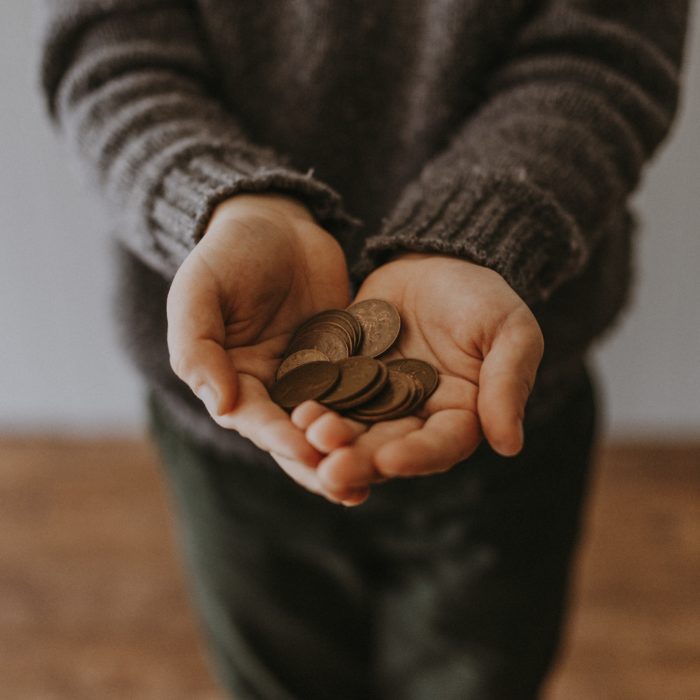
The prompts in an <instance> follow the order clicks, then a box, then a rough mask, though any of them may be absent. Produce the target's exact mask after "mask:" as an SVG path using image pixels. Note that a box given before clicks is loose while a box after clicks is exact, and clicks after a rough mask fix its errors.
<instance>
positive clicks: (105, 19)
mask: <svg viewBox="0 0 700 700" xmlns="http://www.w3.org/2000/svg"><path fill="white" fill-rule="evenodd" d="M68 6H69V5H68V4H67V3H60V2H54V1H53V0H52V3H47V7H48V8H50V9H47V13H48V25H47V26H48V30H47V34H46V41H45V53H44V62H43V85H44V91H45V94H46V99H47V101H48V105H49V109H50V111H51V114H52V115H53V117H54V119H55V120H56V121H57V122H58V124H59V125H60V126H61V129H62V131H63V132H64V133H65V134H66V137H67V139H68V141H69V142H70V143H71V144H72V145H73V146H74V148H75V150H76V151H77V153H78V154H79V156H80V160H81V161H82V163H83V164H84V166H85V167H86V170H87V172H88V173H89V177H90V180H91V181H92V182H94V183H95V184H97V186H98V187H99V189H100V190H101V192H102V194H103V195H104V198H105V199H106V200H107V201H108V202H109V203H110V204H111V212H112V215H113V216H114V217H115V218H116V219H118V220H119V224H120V225H119V226H118V228H119V229H120V231H122V232H123V235H125V236H126V243H127V244H128V245H129V247H130V248H131V249H132V250H133V251H135V252H136V253H137V254H138V255H139V256H140V257H141V258H142V259H143V260H145V261H146V262H147V263H148V264H150V265H151V266H152V267H154V268H156V269H157V270H159V271H160V272H161V273H163V274H164V275H166V276H171V275H172V274H173V273H174V271H175V270H176V269H177V267H178V266H179V264H180V263H181V262H182V260H184V258H185V257H186V255H187V254H188V252H189V251H190V250H191V249H192V247H193V246H194V244H195V243H196V242H197V240H199V238H200V237H201V235H202V233H203V232H204V230H205V228H206V226H207V225H208V222H209V220H210V217H211V213H212V211H213V210H214V209H215V207H216V206H217V205H218V204H219V203H221V202H222V201H224V200H226V199H227V198H229V197H231V196H233V195H235V194H237V193H241V192H269V191H274V192H283V193H287V194H289V195H290V196H294V197H296V198H297V199H299V200H300V201H302V202H303V203H304V204H306V205H307V206H308V207H309V208H310V209H311V210H312V211H313V213H314V215H315V216H316V217H317V219H318V220H319V221H320V222H321V223H322V224H323V225H325V226H326V227H327V228H328V229H329V230H330V231H332V232H334V231H338V230H340V229H342V228H344V227H346V226H350V225H352V224H353V222H352V220H351V219H350V217H348V216H347V214H345V213H344V211H343V210H342V206H341V203H340V199H339V197H338V195H337V194H336V193H335V192H333V191H332V190H331V189H330V188H328V187H327V186H326V185H324V184H323V183H321V182H319V181H318V180H316V179H315V178H313V177H312V176H311V175H310V174H307V173H302V172H298V171H296V170H295V169H293V168H291V167H290V166H289V165H288V163H287V162H286V159H285V158H284V157H283V156H281V155H280V154H277V153H275V152H273V151H272V150H270V149H268V148H263V147H260V146H258V145H256V144H254V143H252V142H251V141H250V140H249V139H248V138H247V136H246V135H245V134H244V133H243V130H242V129H241V128H240V125H239V124H238V123H237V122H236V119H235V117H234V115H232V114H231V113H230V112H229V111H228V110H226V109H225V108H224V107H223V106H222V105H221V104H220V103H219V101H218V99H217V97H216V91H215V90H214V89H213V88H212V86H211V83H212V80H213V72H212V69H211V66H209V65H208V62H207V54H206V51H205V50H204V49H203V48H202V47H201V46H200V43H199V37H198V35H197V32H196V29H195V27H196V21H195V18H193V17H192V15H191V11H190V9H189V3H180V2H174V1H173V2H169V3H163V2H147V1H146V0H142V1H140V2H134V1H133V0H132V1H129V0H113V1H112V2H111V3H108V4H104V3H102V4H99V5H98V4H97V3H95V2H85V3H82V4H80V3H77V4H76V3H71V5H70V6H71V7H75V8H77V9H75V10H71V11H68V10H65V9H63V8H65V7H68ZM105 8H106V9H105Z"/></svg>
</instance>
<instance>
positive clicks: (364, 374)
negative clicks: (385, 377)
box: [321, 357, 381, 409]
mask: <svg viewBox="0 0 700 700" xmlns="http://www.w3.org/2000/svg"><path fill="white" fill-rule="evenodd" d="M337 365H338V368H339V369H340V379H339V380H338V383H337V384H336V385H335V387H334V388H333V391H331V392H329V393H328V394H326V395H325V396H324V397H323V399H321V403H323V404H325V405H326V406H330V407H331V408H334V409H335V408H337V406H343V405H346V404H347V402H348V401H349V400H351V399H356V398H357V397H358V396H362V395H363V394H364V393H365V392H366V390H367V389H368V388H370V387H372V386H373V385H374V383H375V381H376V379H377V377H378V376H379V374H380V373H381V364H380V363H379V362H378V361H377V360H373V359H372V358H371V357H349V358H348V359H347V360H341V361H340V362H338V363H337Z"/></svg>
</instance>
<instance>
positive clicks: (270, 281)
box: [168, 194, 349, 492]
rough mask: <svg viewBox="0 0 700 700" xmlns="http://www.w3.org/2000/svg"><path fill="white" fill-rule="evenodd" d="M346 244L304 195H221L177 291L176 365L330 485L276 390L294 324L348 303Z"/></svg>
mask: <svg viewBox="0 0 700 700" xmlns="http://www.w3.org/2000/svg"><path fill="white" fill-rule="evenodd" d="M348 296H349V284H348V275H347V266H346V263H345V258H344V255H343V252H342V250H341V248H340V246H339V245H338V243H337V242H336V241H335V239H334V238H332V236H331V235H330V234H329V233H327V232H326V231H324V230H323V229H322V228H320V227H319V226H318V225H317V224H316V223H315V221H314V219H313V217H312V215H311V213H310V212H309V211H308V210H307V209H306V208H305V207H304V206H303V205H302V204H301V203H299V202H297V201H295V200H293V199H291V198H288V197H285V196H282V195H261V194H255V195H248V194H245V195H237V196H235V197H232V198H231V199H229V200H227V201H226V202H224V203H223V204H221V205H220V206H219V207H218V208H217V210H216V211H215V212H214V215H213V217H212V219H211V222H210V224H209V227H208V229H207V231H206V234H205V235H204V237H203V238H202V240H201V241H200V242H199V243H198V244H197V246H196V247H195V248H194V250H193V251H192V252H191V253H190V255H189V256H188V257H187V259H186V260H185V262H184V263H183V264H182V266H181V267H180V269H179V270H178V272H177V274H176V275H175V279H174V280H173V283H172V287H171V289H170V293H169V295H168V347H169V349H170V360H171V364H172V367H173V369H174V371H175V373H176V374H177V375H178V377H180V379H182V380H183V381H184V382H186V383H187V384H188V385H189V387H190V388H191V389H192V391H193V392H194V393H195V394H197V396H199V397H200V398H201V399H202V401H203V402H204V403H205V405H206V407H207V409H208V411H209V413H210V414H211V416H212V418H213V419H214V420H215V421H216V422H217V423H218V424H219V425H221V426H222V427H224V428H229V429H232V430H236V431H237V432H239V433H240V434H241V435H244V436H245V437H247V438H249V439H250V440H252V441H253V442H254V443H255V444H256V445H257V446H258V447H260V448H261V449H263V450H265V451H266V452H269V453H270V454H271V455H272V456H273V457H274V458H275V459H276V460H277V462H278V463H279V464H280V465H281V466H282V468H283V469H285V471H287V473H288V474H289V475H290V476H291V477H292V478H293V479H295V480H296V481H298V482H299V483H300V484H301V485H303V486H304V487H306V488H307V489H309V490H311V491H315V492H320V490H321V489H320V487H319V484H318V477H317V475H316V473H315V469H314V467H315V465H316V464H317V462H318V460H319V458H320V454H319V453H318V452H317V450H316V449H314V448H313V447H312V446H311V445H309V443H308V442H307V440H306V438H305V436H304V432H303V431H302V430H300V429H299V428H297V427H295V426H294V425H293V424H292V422H291V421H290V418H289V416H288V415H287V414H286V413H285V412H284V411H283V410H282V409H281V408H280V407H279V406H277V405H276V404H274V403H273V402H272V401H271V400H270V398H269V396H268V392H267V388H268V387H269V386H270V385H271V384H272V383H273V381H274V375H275V371H276V369H277V366H278V364H279V361H280V358H281V355H282V352H283V351H284V349H285V347H286V345H287V343H288V341H289V339H290V337H291V334H292V332H293V331H294V329H295V328H296V327H297V326H298V325H299V324H300V323H301V322H302V321H304V320H305V319H306V318H308V317H309V316H311V315H313V314H314V313H316V312H318V311H320V310H322V309H325V308H344V307H345V306H346V305H347V303H348Z"/></svg>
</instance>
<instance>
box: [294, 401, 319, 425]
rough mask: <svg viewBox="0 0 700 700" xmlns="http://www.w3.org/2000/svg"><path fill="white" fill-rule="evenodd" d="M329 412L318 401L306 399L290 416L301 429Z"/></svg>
mask: <svg viewBox="0 0 700 700" xmlns="http://www.w3.org/2000/svg"><path fill="white" fill-rule="evenodd" d="M327 412H328V409H327V408H326V407H325V406H322V405H321V404H320V403H319V402H318V401H304V403H302V404H299V405H298V406H297V407H296V408H295V409H294V410H293V411H292V415H291V416H290V418H291V420H292V423H294V425H296V427H297V428H299V429H301V430H306V429H307V428H308V427H309V426H310V425H311V424H312V423H313V422H314V421H315V420H316V419H317V418H319V417H320V416H322V415H324V414H325V413H327Z"/></svg>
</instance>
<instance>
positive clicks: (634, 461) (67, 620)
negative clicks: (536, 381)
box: [0, 438, 700, 700]
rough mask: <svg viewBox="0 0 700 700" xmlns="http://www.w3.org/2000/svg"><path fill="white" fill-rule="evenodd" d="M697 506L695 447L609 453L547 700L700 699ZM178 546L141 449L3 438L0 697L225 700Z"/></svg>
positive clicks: (140, 444) (699, 455) (131, 444)
mask: <svg viewBox="0 0 700 700" xmlns="http://www.w3.org/2000/svg"><path fill="white" fill-rule="evenodd" d="M699 497H700V444H695V445H685V446H682V445H676V446H673V445H636V446H635V445H626V446H625V445H622V446H616V447H609V448H608V449H605V450H603V451H602V453H601V455H600V459H599V468H598V470H597V476H596V478H595V479H594V483H593V489H592V494H591V499H590V501H589V507H588V519H587V527H586V532H585V539H584V543H583V546H582V550H581V555H582V556H581V558H580V562H579V566H578V568H577V576H576V585H575V589H574V590H575V593H574V595H573V600H574V609H573V613H572V619H571V625H570V627H569V634H568V643H567V646H566V649H565V651H564V653H563V655H562V659H561V663H560V665H559V667H558V669H557V670H556V672H555V674H554V676H553V678H552V681H551V683H550V685H549V690H548V692H547V693H546V697H547V700H696V699H698V698H700V595H699V591H700V510H699V508H700V506H699V504H700V498H699ZM173 542H174V533H173V524H172V521H171V519H170V514H169V510H168V503H167V495H166V493H165V490H164V487H163V483H162V482H161V479H160V474H159V470H158V466H157V460H156V458H155V455H154V454H153V452H152V450H151V448H150V447H149V446H148V445H147V444H146V443H145V442H144V441H140V440H97V441H78V440H61V439H42V440H36V439H33V440H23V439H18V438H7V439H0V679H2V680H1V681H0V684H1V686H2V691H1V695H2V698H3V700H83V699H85V700H88V699H90V700H94V699H95V698H99V699H100V700H111V699H112V698H114V699H115V700H116V699H117V698H119V699H120V700H122V699H124V698H135V699H136V700H161V699H162V700H166V699H167V700H222V699H223V697H224V696H223V694H221V693H219V692H218V691H217V690H216V687H215V685H214V683H213V681H212V680H211V677H210V674H209V672H208V670H207V666H206V662H205V661H204V656H203V652H202V647H201V644H200V641H199V637H198V630H197V626H196V623H195V622H194V619H193V616H192V613H191V611H190V608H189V603H188V597H187V592H186V582H185V581H184V578H183V575H182V573H181V569H180V563H179V559H178V555H177V553H176V551H175V548H174V544H173ZM358 700H362V699H358Z"/></svg>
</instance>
